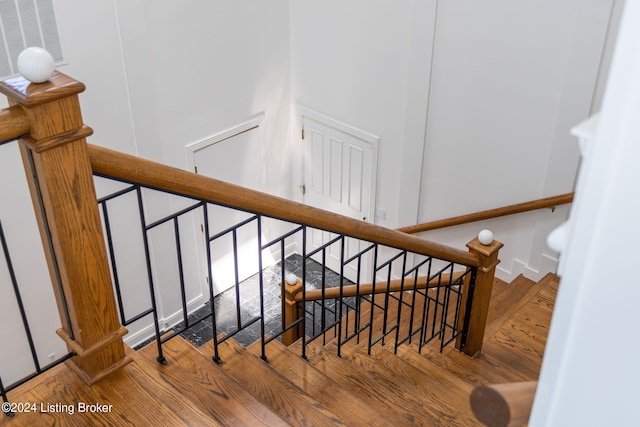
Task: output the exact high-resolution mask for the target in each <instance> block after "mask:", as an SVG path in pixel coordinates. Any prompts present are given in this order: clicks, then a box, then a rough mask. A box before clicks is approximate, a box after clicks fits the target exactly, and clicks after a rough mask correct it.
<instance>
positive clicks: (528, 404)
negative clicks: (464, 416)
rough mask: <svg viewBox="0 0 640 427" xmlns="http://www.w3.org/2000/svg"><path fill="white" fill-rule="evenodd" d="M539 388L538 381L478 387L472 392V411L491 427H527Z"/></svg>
mask: <svg viewBox="0 0 640 427" xmlns="http://www.w3.org/2000/svg"><path fill="white" fill-rule="evenodd" d="M537 387H538V382H537V381H528V382H520V383H508V384H494V385H488V386H480V387H476V388H475V389H474V390H473V391H472V392H471V398H470V400H471V409H472V410H473V414H474V415H475V416H476V418H477V419H478V420H480V421H481V422H482V423H484V424H485V425H487V426H489V427H506V426H522V425H525V424H526V423H527V422H528V420H529V416H530V415H531V408H532V407H533V399H534V397H535V394H536V388H537Z"/></svg>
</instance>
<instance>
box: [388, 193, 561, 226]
mask: <svg viewBox="0 0 640 427" xmlns="http://www.w3.org/2000/svg"><path fill="white" fill-rule="evenodd" d="M572 201H573V193H566V194H561V195H559V196H551V197H545V198H543V199H538V200H533V201H530V202H524V203H517V204H515V205H509V206H503V207H501V208H495V209H489V210H486V211H480V212H474V213H470V214H467V215H460V216H455V217H452V218H447V219H440V220H437V221H431V222H425V223H423V224H417V225H411V226H408V227H402V228H398V231H401V232H403V233H407V234H415V233H421V232H423V231H429V230H436V229H439V228H445V227H452V226H454V225H461V224H467V223H470V222H475V221H482V220H485V219H492V218H498V217H501V216H506V215H513V214H517V213H522V212H528V211H534V210H537V209H543V208H552V207H554V206H558V205H564V204H567V203H571V202H572Z"/></svg>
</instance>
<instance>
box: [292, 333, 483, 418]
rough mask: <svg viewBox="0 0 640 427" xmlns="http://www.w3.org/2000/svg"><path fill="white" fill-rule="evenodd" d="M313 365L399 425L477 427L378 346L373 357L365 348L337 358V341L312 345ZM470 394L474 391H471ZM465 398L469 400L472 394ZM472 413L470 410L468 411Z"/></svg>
mask: <svg viewBox="0 0 640 427" xmlns="http://www.w3.org/2000/svg"><path fill="white" fill-rule="evenodd" d="M307 350H308V355H309V360H310V363H311V364H312V365H313V366H314V367H315V368H317V369H318V370H320V371H321V372H323V373H325V374H326V375H331V377H332V378H333V379H334V380H335V381H336V382H337V383H338V384H339V386H340V387H343V388H345V389H346V390H349V392H350V393H354V394H357V395H358V396H359V397H361V398H362V399H363V400H365V401H367V402H370V403H369V405H368V406H369V407H370V408H376V411H383V410H386V411H387V412H384V414H385V416H387V417H389V418H391V417H394V418H395V420H396V421H395V422H394V424H397V425H426V426H433V425H451V426H466V425H477V423H475V422H474V421H473V420H472V419H471V418H470V416H471V415H469V414H470V412H469V414H465V413H463V412H461V411H460V410H458V409H456V408H453V407H450V406H449V405H448V404H447V402H446V401H445V400H443V399H442V397H441V395H440V394H441V393H443V389H442V388H441V387H440V386H438V384H437V383H436V382H435V381H434V380H433V379H431V378H429V377H427V376H426V375H424V374H422V373H421V372H420V371H418V370H416V369H415V368H414V367H412V366H411V365H409V364H407V363H406V362H405V361H403V360H401V359H400V358H398V357H396V356H395V355H393V354H392V353H391V352H388V351H387V350H385V349H381V348H380V347H378V346H376V347H374V348H373V349H372V356H369V355H367V349H366V348H364V347H360V348H359V347H355V348H353V349H350V350H349V351H345V352H344V353H343V356H342V357H338V356H336V354H335V353H336V351H337V347H336V344H335V343H334V342H331V343H328V344H327V345H326V346H324V347H323V346H321V345H319V344H316V343H312V344H311V345H309V346H308V348H307ZM292 351H295V350H292ZM469 392H470V389H469ZM460 393H461V396H462V398H464V399H468V395H469V394H468V393H466V394H465V395H463V392H462V391H460ZM468 411H470V408H468Z"/></svg>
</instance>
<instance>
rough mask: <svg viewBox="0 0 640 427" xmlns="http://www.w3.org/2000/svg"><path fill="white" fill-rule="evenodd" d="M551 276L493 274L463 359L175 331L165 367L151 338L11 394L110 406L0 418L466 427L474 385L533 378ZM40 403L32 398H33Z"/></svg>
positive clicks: (73, 422) (449, 353)
mask: <svg viewBox="0 0 640 427" xmlns="http://www.w3.org/2000/svg"><path fill="white" fill-rule="evenodd" d="M557 284H558V279H557V277H556V276H553V275H548V276H547V277H545V278H544V279H543V280H541V281H540V282H539V283H537V284H536V283H534V282H531V281H530V280H528V279H525V278H523V277H519V278H517V279H516V280H514V282H512V283H511V284H506V283H504V282H501V281H499V280H496V282H495V284H494V291H493V294H492V303H491V306H490V311H489V319H488V325H487V330H486V333H485V340H484V347H483V351H482V353H481V354H480V355H479V356H477V357H476V358H473V359H472V358H469V357H467V356H466V355H463V354H461V353H459V352H458V351H456V350H455V349H454V348H452V347H448V348H446V349H445V350H444V351H443V352H442V353H440V352H439V347H437V348H436V346H435V345H434V346H430V345H428V346H426V347H424V348H423V349H422V352H421V353H420V354H419V353H418V350H417V347H416V345H415V344H410V345H402V346H400V347H399V348H398V354H397V355H394V354H393V348H392V346H376V347H374V348H373V349H372V352H371V355H368V354H367V349H366V347H364V346H363V345H362V343H361V344H355V343H353V344H351V343H349V344H348V345H345V346H343V347H342V357H338V356H337V355H336V349H337V346H336V343H335V342H334V341H332V340H330V339H328V343H327V345H322V340H321V339H318V340H316V341H314V342H312V343H311V344H310V345H309V346H308V347H307V356H308V361H305V360H303V359H302V358H301V357H300V356H299V355H300V343H296V344H294V345H293V346H291V347H289V348H287V347H284V346H282V345H281V344H280V343H279V342H278V341H273V342H272V343H270V344H269V345H268V346H267V356H268V359H269V363H265V362H264V361H263V360H261V359H260V358H259V354H260V348H259V346H256V345H254V346H251V347H249V348H248V349H245V348H243V347H241V346H240V345H239V344H237V343H236V342H235V341H233V340H228V341H227V342H225V343H223V344H222V345H221V346H220V349H219V351H220V356H221V358H222V361H223V363H222V364H221V365H216V364H215V363H213V362H212V360H211V358H210V357H211V356H212V354H213V348H212V346H211V345H205V346H203V347H201V348H199V349H196V348H195V347H193V346H192V345H191V344H190V343H188V342H187V341H185V340H183V339H182V338H180V337H176V338H174V339H172V340H170V341H168V342H167V343H165V345H164V346H163V349H164V351H165V357H166V358H167V360H168V362H169V363H168V365H166V366H162V365H160V364H158V363H157V362H156V361H155V348H154V346H153V345H151V346H148V347H145V348H144V349H142V350H141V351H139V352H137V353H134V352H131V357H132V359H133V362H132V363H130V364H129V365H127V366H126V367H125V368H123V369H122V370H120V371H118V372H116V373H115V374H113V375H111V376H109V377H107V378H105V379H104V380H102V381H99V382H98V383H97V384H95V385H94V386H92V387H88V386H86V385H84V383H83V382H82V381H81V380H79V379H78V378H77V377H76V376H75V375H74V374H73V373H72V372H71V371H70V370H68V369H67V368H66V366H65V365H64V364H63V365H60V366H58V367H56V368H54V369H52V370H51V371H49V372H47V373H45V374H43V375H41V376H40V377H38V378H36V379H34V380H33V381H31V382H29V383H27V384H25V385H23V386H21V387H19V388H18V389H16V390H14V391H12V392H11V393H10V394H9V398H10V399H11V400H12V401H13V402H34V403H37V404H38V405H40V403H45V404H46V403H49V404H55V403H61V404H67V405H69V404H73V405H75V407H76V408H77V403H78V402H84V403H91V404H94V403H100V404H103V405H112V406H111V410H110V412H108V413H78V412H75V413H74V414H69V413H67V412H59V413H51V412H49V413H44V414H41V413H35V414H34V413H21V414H17V415H16V416H15V417H14V418H8V417H6V416H3V415H0V426H5V425H6V426H49V425H61V426H85V425H110V426H129V425H135V426H146V425H154V426H185V425H189V426H216V425H232V426H238V425H246V426H253V425H268V426H278V425H300V426H335V425H349V426H388V425H396V426H409V425H411V426H413V425H425V426H440V425H446V426H476V425H478V424H479V423H478V421H477V420H476V419H475V418H474V417H473V415H472V412H471V408H470V405H469V395H470V393H471V390H472V389H473V387H475V386H477V385H482V384H489V383H500V382H514V381H528V380H535V379H537V377H538V374H539V370H540V365H541V361H542V354H543V351H544V346H545V342H546V336H547V332H548V326H549V323H550V319H551V312H552V309H553V304H554V300H555V292H556V290H557ZM38 407H39V406H38Z"/></svg>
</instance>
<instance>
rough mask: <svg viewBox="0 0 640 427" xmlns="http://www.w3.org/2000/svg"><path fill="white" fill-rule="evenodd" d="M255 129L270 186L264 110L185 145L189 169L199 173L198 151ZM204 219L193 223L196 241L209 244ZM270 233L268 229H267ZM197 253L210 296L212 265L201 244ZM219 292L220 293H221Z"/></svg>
mask: <svg viewBox="0 0 640 427" xmlns="http://www.w3.org/2000/svg"><path fill="white" fill-rule="evenodd" d="M253 129H257V130H258V132H259V133H260V139H261V141H262V143H261V147H262V148H261V150H262V152H261V154H260V156H261V157H262V158H263V160H264V162H265V169H264V170H263V172H262V173H263V176H262V179H263V180H264V182H265V185H267V186H268V184H269V183H268V173H267V170H266V165H267V162H266V159H267V151H266V144H267V140H266V124H265V113H264V111H262V112H260V113H258V114H256V115H254V116H253V117H251V118H250V119H248V120H246V121H244V122H242V123H240V124H238V125H235V126H232V127H230V128H227V129H225V130H223V131H220V132H218V133H215V134H213V135H211V136H208V137H206V138H204V139H201V140H199V141H196V142H192V143H190V144H187V145H186V146H185V149H186V155H187V165H188V169H189V170H190V171H192V172H195V173H198V171H197V169H196V154H197V153H198V151H200V150H203V149H205V148H207V147H210V146H212V145H214V144H217V143H219V142H222V141H225V140H227V139H229V138H233V137H234V136H236V135H240V134H242V133H245V132H248V131H251V130H253ZM203 221H204V219H203V218H201V219H200V220H199V221H198V222H199V224H196V223H194V224H193V230H194V235H195V236H196V241H197V242H203V243H204V244H208V242H207V239H206V238H203V233H202V229H201V224H202V222H203ZM267 233H268V231H267ZM196 250H197V253H198V263H199V265H200V271H202V272H203V273H204V274H205V277H204V280H203V285H202V288H201V289H202V292H203V297H206V298H209V286H213V283H210V282H209V281H210V280H212V279H210V277H209V276H210V274H211V269H210V266H208V265H207V255H206V251H205V250H204V247H203V246H202V245H201V244H198V245H197V248H196ZM223 291H224V289H223V290H220V292H223ZM220 292H218V293H220Z"/></svg>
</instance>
